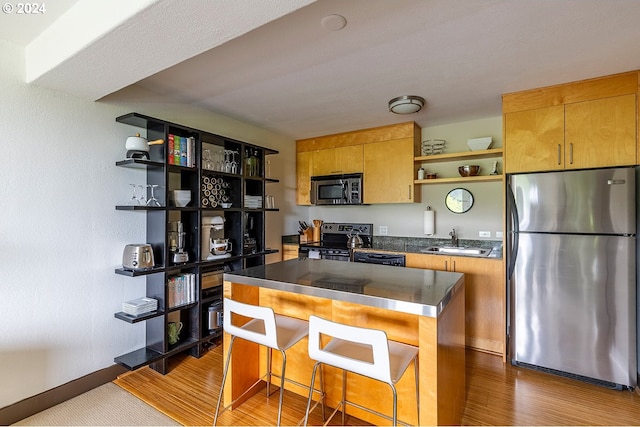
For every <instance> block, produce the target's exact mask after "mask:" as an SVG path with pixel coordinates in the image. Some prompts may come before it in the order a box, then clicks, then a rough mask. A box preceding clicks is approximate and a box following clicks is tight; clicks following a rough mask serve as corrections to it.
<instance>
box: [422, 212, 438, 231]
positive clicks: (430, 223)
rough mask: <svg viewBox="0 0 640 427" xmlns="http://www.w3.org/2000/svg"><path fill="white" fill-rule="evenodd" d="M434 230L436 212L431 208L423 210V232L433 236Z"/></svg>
mask: <svg viewBox="0 0 640 427" xmlns="http://www.w3.org/2000/svg"><path fill="white" fill-rule="evenodd" d="M435 231H436V212H435V211H432V210H431V208H427V210H426V211H424V234H426V235H427V236H433V234H434V233H435Z"/></svg>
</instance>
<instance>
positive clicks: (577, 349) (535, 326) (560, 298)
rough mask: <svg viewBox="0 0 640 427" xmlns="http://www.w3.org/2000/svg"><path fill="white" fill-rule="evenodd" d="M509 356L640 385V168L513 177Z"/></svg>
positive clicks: (618, 384)
mask: <svg viewBox="0 0 640 427" xmlns="http://www.w3.org/2000/svg"><path fill="white" fill-rule="evenodd" d="M507 182H508V186H507V215H508V221H507V222H508V229H507V244H506V249H507V255H506V256H507V260H508V264H507V265H508V268H507V276H508V295H509V302H510V304H509V309H508V321H507V324H508V331H507V333H508V339H509V357H510V359H511V362H512V363H513V364H514V365H520V366H526V367H532V368H538V369H542V370H547V371H550V372H552V373H556V374H560V375H567V376H572V377H577V378H578V379H583V380H587V381H591V382H596V383H599V384H601V385H605V386H609V387H614V388H624V387H635V386H636V385H637V380H638V364H637V348H636V341H637V336H636V334H637V319H636V311H637V310H636V309H637V305H636V304H637V303H636V292H637V286H636V226H637V223H636V173H635V169H634V168H613V169H597V170H579V171H563V172H548V173H532V174H515V175H510V176H509V177H508V181H507Z"/></svg>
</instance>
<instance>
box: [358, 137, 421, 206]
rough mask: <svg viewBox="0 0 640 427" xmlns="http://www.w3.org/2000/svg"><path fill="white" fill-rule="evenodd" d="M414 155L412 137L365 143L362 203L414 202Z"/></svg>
mask: <svg viewBox="0 0 640 427" xmlns="http://www.w3.org/2000/svg"><path fill="white" fill-rule="evenodd" d="M413 156H414V140H413V138H404V139H398V140H393V141H382V142H375V143H372V144H365V146H364V176H363V178H364V179H363V183H362V189H363V192H364V203H367V204H373V203H411V202H414V201H416V200H415V198H416V195H415V191H414V183H413ZM408 165H411V167H409V166H408Z"/></svg>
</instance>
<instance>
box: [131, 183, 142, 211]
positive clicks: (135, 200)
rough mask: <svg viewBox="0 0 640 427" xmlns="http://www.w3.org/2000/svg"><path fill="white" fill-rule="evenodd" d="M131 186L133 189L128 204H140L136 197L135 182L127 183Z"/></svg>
mask: <svg viewBox="0 0 640 427" xmlns="http://www.w3.org/2000/svg"><path fill="white" fill-rule="evenodd" d="M129 185H130V186H131V189H132V190H133V192H132V194H131V198H130V199H129V204H130V205H132V206H137V205H139V204H140V200H138V198H137V197H136V187H137V185H136V184H129Z"/></svg>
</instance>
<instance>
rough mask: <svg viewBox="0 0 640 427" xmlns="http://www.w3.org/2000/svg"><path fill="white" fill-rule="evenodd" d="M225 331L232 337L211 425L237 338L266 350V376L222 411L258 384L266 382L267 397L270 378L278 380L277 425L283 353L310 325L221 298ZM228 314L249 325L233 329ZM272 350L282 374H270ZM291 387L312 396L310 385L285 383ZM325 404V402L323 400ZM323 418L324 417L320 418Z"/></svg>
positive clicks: (264, 308) (302, 336) (257, 307)
mask: <svg viewBox="0 0 640 427" xmlns="http://www.w3.org/2000/svg"><path fill="white" fill-rule="evenodd" d="M223 312H224V320H223V325H224V331H225V332H226V333H228V334H229V335H231V341H230V342H229V352H228V354H227V360H226V362H225V366H224V373H223V375H222V385H221V386H220V396H218V404H217V405H216V413H215V416H214V419H213V425H214V426H215V425H216V423H217V422H218V415H219V409H220V403H221V401H222V396H223V393H224V383H225V381H226V379H227V373H228V370H229V362H230V360H231V351H232V350H233V343H234V341H235V339H236V338H242V339H245V340H247V341H250V342H254V343H256V344H260V345H263V346H265V347H267V349H268V351H267V373H266V375H264V376H263V377H261V378H260V379H258V380H257V381H256V382H255V383H254V384H253V385H252V386H251V387H249V388H248V389H247V390H246V391H245V392H244V393H242V394H241V395H240V396H238V397H237V398H236V399H234V400H233V402H231V403H230V404H229V405H228V406H226V407H224V408H222V412H224V411H225V410H226V409H228V408H229V407H230V406H231V405H233V404H234V403H235V402H236V401H238V400H239V399H240V398H242V397H243V396H244V395H245V394H246V393H247V392H249V391H250V390H251V389H253V388H254V387H255V386H256V385H257V384H258V383H259V382H260V381H262V380H264V379H265V378H266V379H267V381H266V382H267V397H268V396H269V395H270V394H271V393H270V385H271V377H272V376H274V377H279V378H280V399H279V401H278V423H277V425H278V426H279V425H280V419H281V417H282V396H283V392H284V382H285V369H286V366H287V356H286V353H285V351H286V350H287V349H289V348H291V347H292V346H293V345H294V344H296V343H297V342H298V341H300V340H301V339H303V338H304V337H306V336H307V335H308V333H309V322H307V321H306V320H300V319H295V318H293V317H288V316H282V315H279V314H275V313H274V311H273V309H271V308H269V307H260V306H255V305H251V304H245V303H241V302H238V301H234V300H232V299H229V298H225V299H224V310H223ZM231 313H236V314H238V315H241V316H245V317H248V318H251V320H249V322H247V323H245V324H244V325H242V326H235V325H233V324H232V323H231ZM272 349H276V350H279V351H280V353H282V373H281V375H275V374H273V373H272V372H271V351H272ZM287 381H288V382H291V383H293V384H296V385H298V386H301V387H305V388H307V389H309V390H310V394H313V391H314V390H313V388H312V387H313V385H312V387H309V386H307V385H305V384H300V383H298V382H296V381H293V380H289V379H288V380H287ZM323 402H324V401H323ZM322 414H323V417H324V405H323V407H322ZM323 419H324V418H323Z"/></svg>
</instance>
